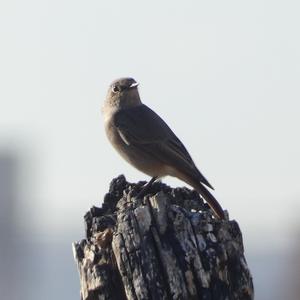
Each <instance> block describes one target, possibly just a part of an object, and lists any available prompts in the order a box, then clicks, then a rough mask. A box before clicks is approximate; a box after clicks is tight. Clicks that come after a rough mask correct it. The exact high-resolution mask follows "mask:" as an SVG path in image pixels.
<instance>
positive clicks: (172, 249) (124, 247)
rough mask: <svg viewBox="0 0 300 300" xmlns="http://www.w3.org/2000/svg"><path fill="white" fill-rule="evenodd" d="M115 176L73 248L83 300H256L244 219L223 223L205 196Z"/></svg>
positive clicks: (92, 209) (86, 217)
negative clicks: (83, 235) (243, 231)
mask: <svg viewBox="0 0 300 300" xmlns="http://www.w3.org/2000/svg"><path fill="white" fill-rule="evenodd" d="M144 184H145V182H139V183H137V184H132V183H128V182H127V181H126V179H125V177H124V176H122V175H121V176H119V177H118V178H116V179H114V180H113V181H112V183H111V185H110V189H109V193H107V194H106V195H105V197H104V202H103V205H102V207H101V208H97V207H93V208H91V209H90V211H89V212H87V214H86V215H85V217H84V219H85V227H86V239H84V240H82V241H81V242H76V243H74V244H73V251H74V257H75V260H76V262H77V266H78V270H79V275H80V284H81V299H82V300H96V299H97V300H100V299H109V300H113V299H116V300H122V299H130V300H139V299H152V300H160V299H172V300H173V299H201V300H202V299H203V300H204V299H205V300H225V299H226V300H227V299H230V300H235V299H236V300H237V299H238V300H241V299H245V300H246V299H249V300H250V299H253V294H254V292H253V284H252V278H251V275H250V271H249V269H248V266H247V263H246V260H245V257H244V249H243V241H242V234H241V231H240V229H239V226H238V224H237V222H235V221H229V220H223V221H220V220H216V219H214V218H213V216H212V213H211V211H210V209H209V207H208V206H207V204H205V203H204V202H203V200H202V199H201V198H200V196H199V194H198V193H197V192H195V191H191V190H189V189H187V188H175V189H172V188H170V187H169V186H167V185H165V184H163V183H160V182H156V183H154V184H153V185H152V186H151V188H150V189H149V190H148V192H147V195H146V196H144V197H143V199H138V198H137V197H136V195H137V194H138V192H139V191H140V190H141V189H142V187H143V185H144Z"/></svg>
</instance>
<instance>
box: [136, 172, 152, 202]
mask: <svg viewBox="0 0 300 300" xmlns="http://www.w3.org/2000/svg"><path fill="white" fill-rule="evenodd" d="M156 179H157V176H155V177H152V178H151V180H150V181H149V182H148V183H146V184H145V185H144V186H143V188H142V189H141V191H140V192H139V193H138V194H137V196H136V197H137V198H142V197H143V196H145V194H146V192H147V191H148V190H149V188H150V187H151V185H152V183H153V182H154V181H155V180H156Z"/></svg>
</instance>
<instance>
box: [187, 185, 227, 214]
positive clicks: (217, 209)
mask: <svg viewBox="0 0 300 300" xmlns="http://www.w3.org/2000/svg"><path fill="white" fill-rule="evenodd" d="M192 186H193V187H194V189H195V190H196V191H197V192H198V193H199V194H200V195H201V196H202V197H203V198H204V200H205V201H206V202H207V203H208V205H209V206H210V208H211V209H212V210H213V211H214V213H215V215H216V216H217V217H218V218H219V219H225V214H224V211H223V209H222V207H221V205H220V204H219V202H218V201H217V200H216V198H215V197H214V196H213V195H212V194H211V193H210V192H209V191H208V189H207V188H206V187H205V186H204V185H202V184H201V183H200V182H199V183H197V184H193V185H192Z"/></svg>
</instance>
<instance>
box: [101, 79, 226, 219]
mask: <svg viewBox="0 0 300 300" xmlns="http://www.w3.org/2000/svg"><path fill="white" fill-rule="evenodd" d="M137 85H138V84H137V83H136V81H135V80H134V79H132V78H121V79H118V80H116V81H114V82H113V83H112V84H111V86H110V88H109V91H108V94H107V98H106V101H105V104H104V107H103V115H104V123H105V131H106V134H107V136H108V139H109V140H110V142H111V143H112V145H113V146H114V147H115V149H116V150H117V151H118V152H119V153H120V154H121V155H122V157H123V158H124V159H125V160H127V161H128V162H129V163H130V164H132V165H133V166H134V167H136V168H137V169H139V170H140V171H142V172H144V173H146V174H148V175H149V176H152V177H157V178H159V177H163V176H166V175H170V176H174V177H177V178H179V179H181V180H183V181H185V182H186V183H188V184H190V185H191V186H192V187H194V188H195V189H196V190H197V191H198V192H199V193H200V194H201V195H202V196H203V197H204V199H205V200H206V201H207V202H208V204H209V205H210V206H211V208H212V209H213V211H214V212H215V214H216V215H217V216H218V217H219V218H224V212H223V210H222V208H221V206H220V205H219V203H218V202H217V200H216V199H215V198H214V197H213V195H212V194H211V193H210V192H209V191H208V190H207V189H206V188H205V186H204V185H206V186H207V187H209V188H211V189H213V187H212V186H211V184H210V183H209V182H208V181H207V179H206V178H205V177H204V176H203V175H202V174H201V173H200V171H199V170H198V168H197V167H196V165H195V163H194V162H193V160H192V158H191V156H190V154H189V153H188V151H187V150H186V148H185V147H184V145H183V144H182V142H181V141H180V140H179V139H178V137H177V136H176V135H175V134H174V132H173V131H172V130H171V129H170V127H169V126H168V125H167V124H166V123H165V122H164V121H163V120H162V118H160V117H159V116H158V115H157V114H156V113H155V112H154V111H153V110H151V109H150V108H149V107H147V106H146V105H144V104H142V102H141V100H140V97H139V93H138V90H137ZM203 184H204V185H203Z"/></svg>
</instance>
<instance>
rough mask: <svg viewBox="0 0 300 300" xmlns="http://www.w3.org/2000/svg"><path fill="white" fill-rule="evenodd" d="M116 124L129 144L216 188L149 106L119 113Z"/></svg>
mask: <svg viewBox="0 0 300 300" xmlns="http://www.w3.org/2000/svg"><path fill="white" fill-rule="evenodd" d="M114 125H115V126H116V127H117V129H118V130H119V133H120V136H121V138H122V139H123V140H124V142H125V143H126V144H127V145H131V144H132V145H135V146H138V147H140V148H143V151H145V152H149V153H150V154H151V155H155V156H156V157H157V159H159V160H161V161H162V162H164V163H165V164H167V165H176V164H177V165H180V166H181V167H182V169H183V170H186V172H187V173H188V174H189V175H191V176H193V177H196V178H198V180H199V181H200V182H202V183H204V184H205V185H206V186H208V187H210V188H212V189H213V187H212V186H211V185H210V184H209V182H208V181H207V180H206V178H205V177H204V176H203V175H202V174H201V173H200V171H199V170H198V169H197V167H196V166H195V164H194V162H193V160H192V158H191V156H190V154H189V153H188V151H187V150H186V148H185V147H184V145H183V144H182V142H181V141H180V140H179V139H178V138H177V136H176V135H175V134H174V133H173V131H172V130H171V129H170V127H169V126H168V125H167V124H166V123H165V122H164V121H163V120H162V119H161V118H160V117H159V116H158V115H157V114H156V113H155V112H154V111H152V110H151V109H150V108H149V107H147V106H146V105H143V104H142V105H140V106H136V107H133V108H129V109H123V110H120V111H118V112H117V113H116V114H115V116H114Z"/></svg>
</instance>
